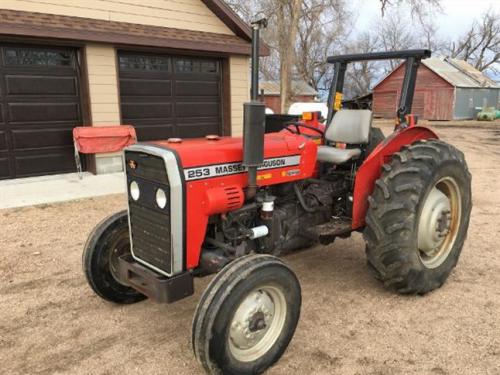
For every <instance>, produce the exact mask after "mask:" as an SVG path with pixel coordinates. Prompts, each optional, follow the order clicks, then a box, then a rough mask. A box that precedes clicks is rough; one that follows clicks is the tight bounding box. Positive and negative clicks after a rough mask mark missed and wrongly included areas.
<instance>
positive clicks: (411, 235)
mask: <svg viewBox="0 0 500 375" xmlns="http://www.w3.org/2000/svg"><path fill="white" fill-rule="evenodd" d="M369 204H370V207H369V210H368V213H367V216H366V229H365V232H364V237H365V240H366V243H367V247H366V251H367V257H368V265H369V266H370V268H371V269H372V270H373V271H374V272H375V276H376V277H377V278H378V279H379V280H381V281H382V282H383V283H384V285H385V286H386V287H387V288H389V289H393V290H396V291H397V292H399V293H405V294H425V293H427V292H430V291H432V290H434V289H437V288H439V287H440V286H441V285H442V284H443V283H444V282H445V281H446V279H447V278H448V276H449V274H450V273H451V271H452V269H453V268H454V267H455V266H456V264H457V262H458V258H459V256H460V253H461V251H462V247H463V244H464V241H465V238H466V235H467V229H468V226H469V218H470V213H471V208H472V199H471V175H470V173H469V171H468V169H467V164H466V162H465V159H464V155H463V153H462V152H460V151H459V150H457V149H456V148H454V147H453V146H451V145H449V144H446V143H444V142H442V141H439V140H428V141H418V142H416V143H414V144H412V145H411V146H407V147H404V148H403V149H402V150H401V151H400V152H398V153H396V154H394V155H393V158H392V161H391V162H390V164H386V165H384V167H383V172H382V175H381V177H380V178H379V179H378V180H377V182H376V184H375V189H374V191H373V194H372V195H371V197H370V198H369Z"/></svg>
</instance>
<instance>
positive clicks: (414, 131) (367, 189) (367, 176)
mask: <svg viewBox="0 0 500 375" xmlns="http://www.w3.org/2000/svg"><path fill="white" fill-rule="evenodd" d="M421 139H438V136H437V135H436V133H434V132H433V131H432V130H430V129H428V128H425V127H423V126H414V127H410V128H406V129H403V130H400V131H397V132H394V133H392V134H391V135H390V136H389V137H387V138H386V139H385V140H384V141H383V142H382V143H381V144H379V145H378V146H377V147H376V148H375V150H373V152H372V153H371V154H370V155H369V156H368V158H367V159H366V160H365V162H364V163H363V165H362V166H361V167H360V168H359V169H358V172H357V174H356V179H355V182H354V196H353V212H352V229H353V230H355V229H359V228H361V227H363V226H364V225H365V216H366V212H367V211H368V197H369V196H370V194H371V193H372V192H373V188H374V186H375V181H377V179H378V178H379V177H380V174H381V168H382V166H383V165H384V164H385V163H388V162H389V161H390V159H391V156H392V155H393V154H394V153H395V152H398V151H399V150H401V148H402V147H403V146H405V145H410V144H412V143H413V142H415V141H418V140H421Z"/></svg>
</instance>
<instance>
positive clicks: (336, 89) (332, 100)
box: [326, 49, 432, 127]
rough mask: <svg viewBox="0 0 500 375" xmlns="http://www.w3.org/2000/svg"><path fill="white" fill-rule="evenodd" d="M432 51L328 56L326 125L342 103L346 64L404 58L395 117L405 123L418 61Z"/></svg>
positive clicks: (412, 94)
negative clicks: (331, 71) (330, 75)
mask: <svg viewBox="0 0 500 375" xmlns="http://www.w3.org/2000/svg"><path fill="white" fill-rule="evenodd" d="M431 55H432V52H431V51H430V50H428V49H414V50H404V51H386V52H373V53H358V54H348V55H338V56H331V57H328V59H327V61H328V62H329V63H331V64H334V75H333V80H332V84H331V86H330V93H329V95H328V118H327V122H326V124H327V126H328V125H329V124H330V122H331V121H332V118H333V116H334V115H335V113H336V112H337V111H338V110H339V109H340V107H341V104H342V95H343V90H344V79H345V72H346V69H347V64H349V63H352V62H357V61H372V60H393V59H405V60H406V62H405V66H406V68H405V77H404V80H403V87H402V89H401V97H400V98H399V106H398V110H397V118H398V121H399V123H400V124H402V125H403V127H404V124H405V123H406V116H407V115H409V114H410V113H411V107H412V103H413V96H414V94H415V83H416V80H417V71H418V68H419V66H420V61H421V60H422V59H426V58H428V57H431Z"/></svg>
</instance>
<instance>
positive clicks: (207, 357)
mask: <svg viewBox="0 0 500 375" xmlns="http://www.w3.org/2000/svg"><path fill="white" fill-rule="evenodd" d="M300 305H301V292H300V285H299V282H298V280H297V277H296V276H295V274H294V273H293V272H292V270H290V268H288V267H287V266H286V265H285V264H284V263H283V262H282V261H281V260H279V259H278V258H276V257H273V256H270V255H250V256H246V257H242V258H239V259H236V260H235V261H234V262H233V263H230V264H229V265H227V266H226V267H225V268H224V269H223V270H222V271H221V272H220V273H219V274H218V275H217V276H216V277H215V278H214V279H213V280H212V281H211V283H210V284H209V286H208V287H207V289H206V290H205V292H204V293H203V295H202V297H201V300H200V302H199V304H198V307H197V309H196V313H195V316H194V321H193V337H192V342H193V350H194V353H195V356H196V358H197V359H198V361H199V362H200V364H201V365H202V366H203V367H204V368H205V371H206V372H207V373H209V374H241V375H245V374H260V373H262V372H264V371H265V370H266V369H267V368H268V367H269V366H271V365H272V364H273V363H275V362H276V361H277V360H278V359H279V358H280V357H281V356H282V355H283V353H284V351H285V350H286V348H287V346H288V344H289V343H290V341H291V339H292V337H293V334H294V332H295V328H296V326H297V322H298V319H299V315H300Z"/></svg>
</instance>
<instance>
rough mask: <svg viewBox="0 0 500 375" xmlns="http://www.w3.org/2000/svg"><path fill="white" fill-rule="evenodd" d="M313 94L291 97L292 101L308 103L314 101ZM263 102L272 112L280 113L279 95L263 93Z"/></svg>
mask: <svg viewBox="0 0 500 375" xmlns="http://www.w3.org/2000/svg"><path fill="white" fill-rule="evenodd" d="M314 101H315V97H314V96H304V95H298V96H295V97H294V98H293V102H297V103H309V102H314ZM264 104H265V105H266V107H267V108H271V109H272V110H273V112H274V113H276V114H278V113H281V96H279V95H267V96H266V95H265V96H264Z"/></svg>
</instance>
